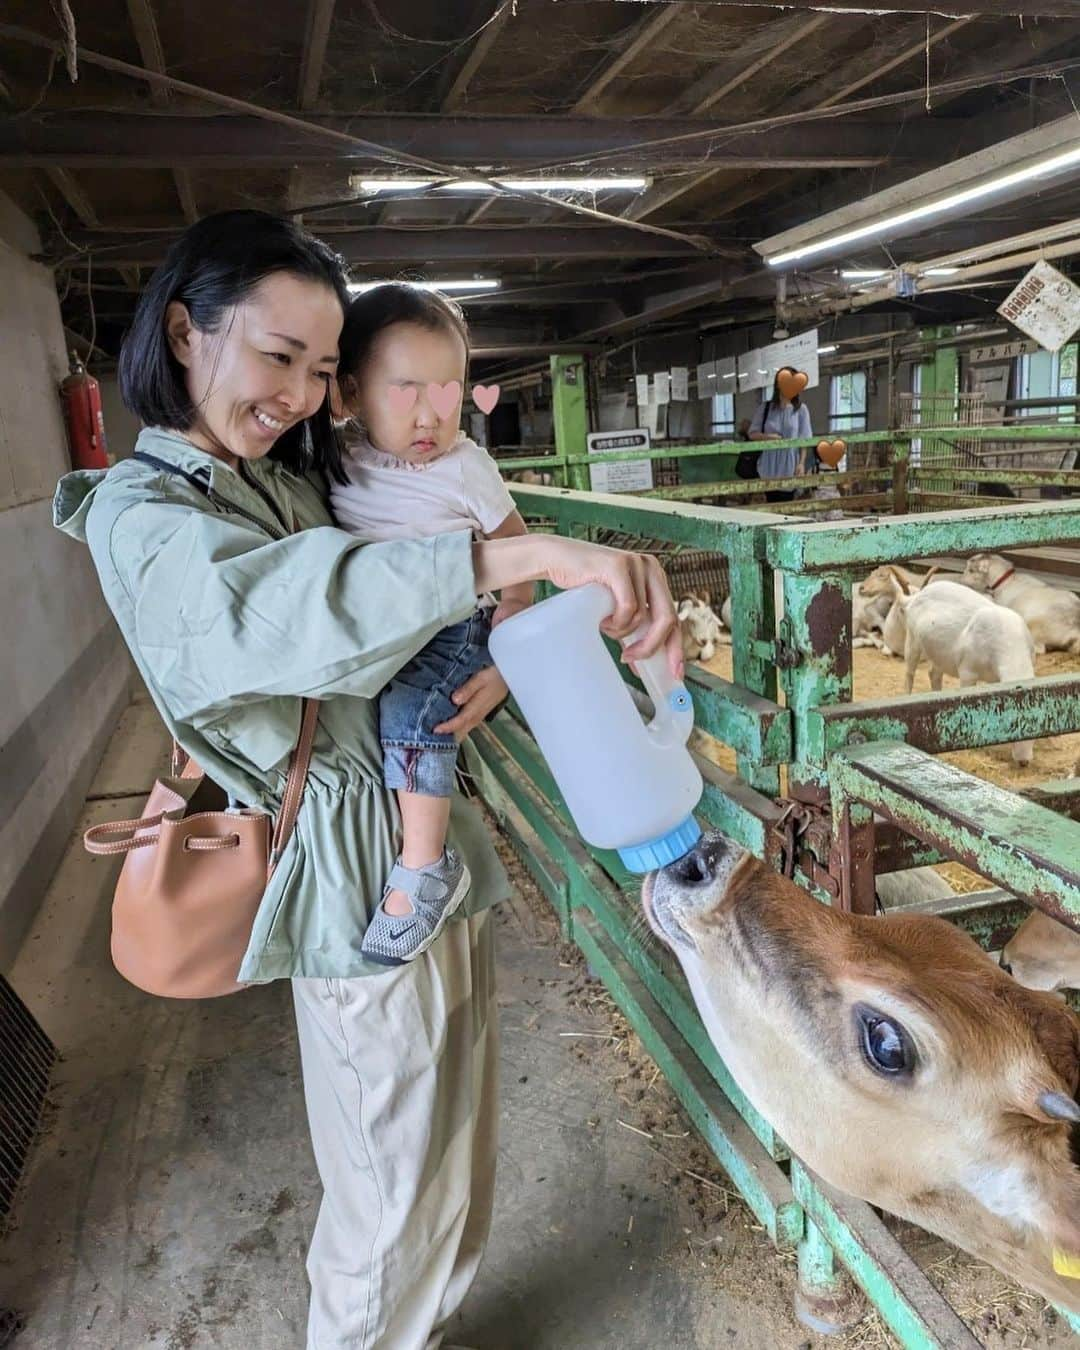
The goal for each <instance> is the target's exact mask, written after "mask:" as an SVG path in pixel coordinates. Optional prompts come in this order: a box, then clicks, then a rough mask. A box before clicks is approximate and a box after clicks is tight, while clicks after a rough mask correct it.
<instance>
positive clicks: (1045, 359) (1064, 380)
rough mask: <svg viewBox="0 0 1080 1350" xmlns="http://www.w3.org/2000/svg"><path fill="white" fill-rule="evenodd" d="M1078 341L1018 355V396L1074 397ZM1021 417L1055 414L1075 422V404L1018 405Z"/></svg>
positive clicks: (1063, 420) (1058, 418)
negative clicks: (1020, 406)
mask: <svg viewBox="0 0 1080 1350" xmlns="http://www.w3.org/2000/svg"><path fill="white" fill-rule="evenodd" d="M1076 358H1077V344H1076V343H1075V342H1070V343H1069V344H1068V345H1067V346H1065V347H1062V349H1061V350H1060V351H1059V352H1029V353H1028V354H1027V355H1026V356H1021V357H1020V358H1019V368H1018V371H1017V374H1018V380H1017V384H1018V386H1019V387H1018V391H1017V397H1018V398H1051V399H1052V398H1075V397H1076V366H1077V359H1076ZM1018 411H1019V414H1020V416H1021V417H1038V418H1042V419H1046V418H1056V420H1057V421H1059V422H1075V421H1076V412H1077V410H1076V409H1075V408H1062V407H1056V406H1054V405H1053V404H1050V405H1049V406H1047V407H1045V408H1038V407H1035V408H1021V409H1019V410H1018Z"/></svg>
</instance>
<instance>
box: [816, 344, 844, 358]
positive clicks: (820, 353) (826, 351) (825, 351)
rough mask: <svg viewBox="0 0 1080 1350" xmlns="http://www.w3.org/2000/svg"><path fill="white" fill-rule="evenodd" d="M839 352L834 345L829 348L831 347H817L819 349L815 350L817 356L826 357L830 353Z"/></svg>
mask: <svg viewBox="0 0 1080 1350" xmlns="http://www.w3.org/2000/svg"><path fill="white" fill-rule="evenodd" d="M839 350H840V348H839V347H837V346H836V345H835V344H834V345H833V346H831V347H819V348H818V349H817V354H818V356H828V355H829V353H830V352H836V351H839Z"/></svg>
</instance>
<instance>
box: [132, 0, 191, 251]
mask: <svg viewBox="0 0 1080 1350" xmlns="http://www.w3.org/2000/svg"><path fill="white" fill-rule="evenodd" d="M127 9H128V19H129V20H130V22H131V27H132V30H133V31H134V33H135V41H136V42H137V43H138V44H139V55H140V56H141V57H142V63H143V65H144V66H145V67H146V68H147V70H152V71H154V72H155V74H157V75H164V74H165V73H166V71H165V51H164V48H163V47H162V45H161V34H160V33H159V32H158V26H157V19H156V18H155V17H154V11H153V8H152V7H151V4H150V0H127ZM170 97H171V95H170V93H169V91H168V89H166V88H164V86H162V85H160V84H151V85H150V99H151V101H152V102H153V103H154V104H156V105H157V107H159V108H164V107H167V105H168V103H169V100H170ZM172 178H173V187H174V188H175V189H176V198H177V201H178V202H179V203H180V210H181V213H182V214H183V217H184V219H185V220H186V221H187V223H188V224H189V225H191V224H193V223H194V222H195V221H196V220H198V218H199V211H198V208H197V207H196V205H195V193H194V191H193V190H192V186H191V176H190V174H189V173H188V171H187V170H186V169H184V168H176V167H173V170H172Z"/></svg>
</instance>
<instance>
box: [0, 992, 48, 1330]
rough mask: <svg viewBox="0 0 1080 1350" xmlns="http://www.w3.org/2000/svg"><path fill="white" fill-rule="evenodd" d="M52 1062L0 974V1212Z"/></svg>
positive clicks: (12, 1189) (18, 1172)
mask: <svg viewBox="0 0 1080 1350" xmlns="http://www.w3.org/2000/svg"><path fill="white" fill-rule="evenodd" d="M55 1061H56V1048H55V1046H54V1045H53V1043H52V1041H50V1040H49V1038H48V1036H46V1035H45V1033H44V1031H42V1029H41V1027H40V1026H38V1024H37V1022H36V1021H35V1019H34V1017H33V1016H32V1015H31V1013H30V1010H29V1009H28V1008H27V1006H26V1004H25V1003H23V1001H22V999H21V998H19V996H18V994H16V992H15V990H14V989H12V987H11V985H10V984H8V982H7V980H5V979H4V978H3V976H0V1217H3V1216H5V1215H7V1214H9V1213H10V1212H11V1207H12V1205H13V1203H14V1201H15V1193H16V1191H17V1190H18V1186H19V1179H20V1178H21V1176H22V1172H23V1168H24V1167H25V1166H26V1160H27V1158H28V1157H29V1154H30V1148H31V1145H32V1144H33V1142H34V1136H35V1134H36V1133H37V1128H38V1125H39V1123H40V1121H41V1109H42V1107H43V1106H44V1104H45V1093H46V1090H47V1089H48V1086H49V1074H50V1072H51V1070H52V1066H53V1064H54V1063H55ZM0 1330H2V1326H0ZM2 1344H3V1341H2V1340H0V1345H2Z"/></svg>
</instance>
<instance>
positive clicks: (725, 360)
mask: <svg viewBox="0 0 1080 1350" xmlns="http://www.w3.org/2000/svg"><path fill="white" fill-rule="evenodd" d="M713 365H714V366H715V368H716V390H715V392H716V393H718V394H734V393H735V392H736V385H737V383H738V379H737V375H738V372H737V369H736V363H735V358H734V356H722V357H720V359H719V360H718V361H714V362H713Z"/></svg>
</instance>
